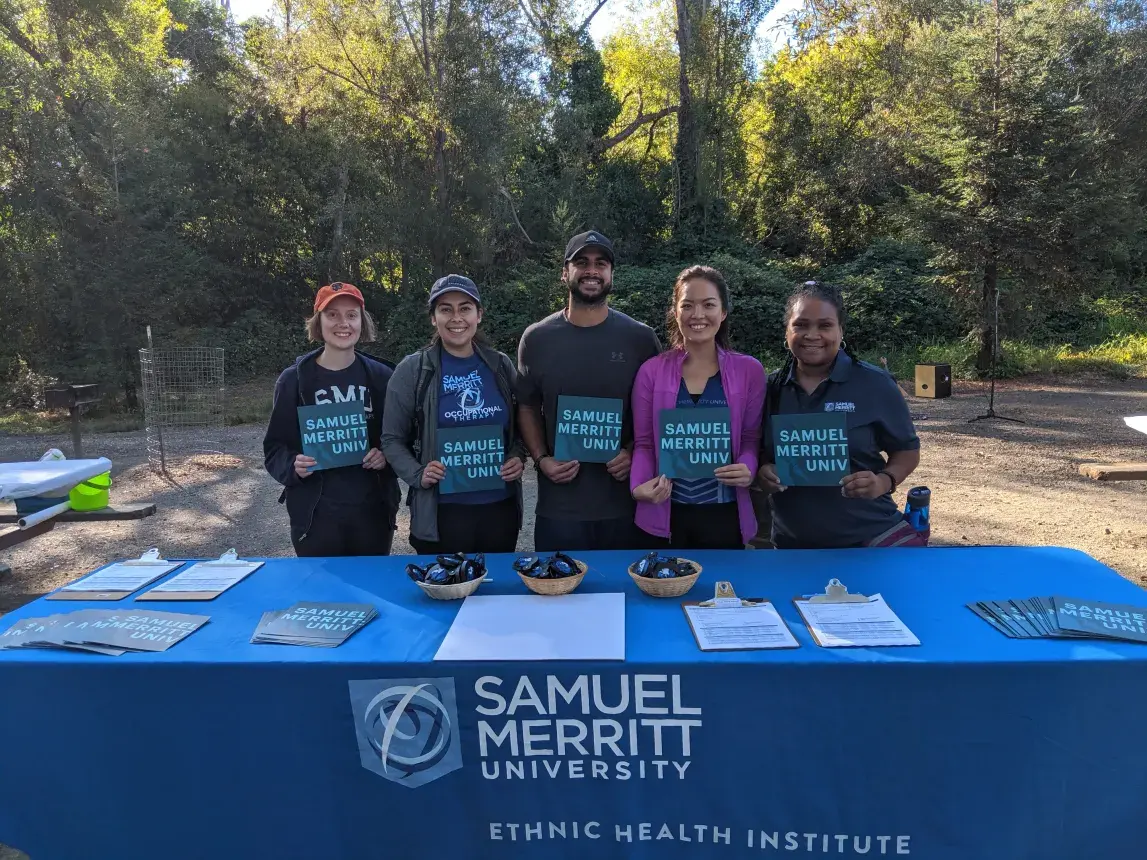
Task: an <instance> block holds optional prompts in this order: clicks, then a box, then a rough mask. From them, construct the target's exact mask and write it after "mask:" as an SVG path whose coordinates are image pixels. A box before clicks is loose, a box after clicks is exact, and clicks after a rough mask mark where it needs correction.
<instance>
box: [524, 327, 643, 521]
mask: <svg viewBox="0 0 1147 860" xmlns="http://www.w3.org/2000/svg"><path fill="white" fill-rule="evenodd" d="M660 351H661V343H660V342H659V341H658V340H657V335H656V334H654V333H653V329H651V328H650V327H649V326H647V325H645V324H644V323H639V322H637V320H634V319H631V318H630V317H627V316H626V315H625V314H623V313H621V312H620V311H615V310H613V309H612V308H610V311H609V316H608V317H607V318H606V320H605V322H603V323H600V324H599V325H595V326H576V325H573V324H572V323H570V322H569V321H568V320H567V319H566V318H565V313H564V311H558V312H557V313H555V314H551V315H550V316H548V317H546V318H545V319H544V320H540V321H539V322H536V323H534V324H533V325H532V326H530V327H529V328H527V329H526V330H525V332H523V333H522V340H521V342H520V343H519V344H518V400H519V401H520V402H521V403H522V404H525V405H529V406H533V407H535V408H538V409H540V411H541V414H542V422H543V425H544V427H545V434H546V446H547V450H548V451H549V452H550V453H553V450H554V431H555V427H556V424H555V421H554V416H555V415H557V408H558V396H559V395H561V394H565V395H572V396H575V397H616V398H620V399H621V401H622V403H623V404H624V411H623V414H622V428H621V444H622V446H623V447H624V446H628V445H629V444H630V443H631V442H632V441H633V412H632V409H631V408H630V403H629V396H630V393H631V392H632V390H633V380H634V378H635V377H636V376H637V371H638V369H639V368H640V367H641V365H642V364H643V363H644V362H645V361H646V360H647V359H650V358H652V357H653V356H655V355H657V354H658V353H659V352H660ZM633 509H634V502H633V499H632V497H631V496H630V495H629V481H627V480H626V481H618V480H615V479H614V478H612V477H611V476H610V474H609V472H607V471H606V469H605V464H604V463H584V462H583V463H582V464H581V468H579V469H578V474H577V477H576V478H574V479H573V480H572V481H570V483H568V484H555V483H553V482H552V481H550V480H549V479H548V478H546V476H545V475H544V474H543V473H542V472H541V471H540V470H539V472H538V508H537V514H538V516H542V517H552V518H555V519H568V520H607V519H619V518H622V517H632V516H633Z"/></svg>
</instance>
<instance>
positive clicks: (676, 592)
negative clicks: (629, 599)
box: [629, 558, 701, 597]
mask: <svg viewBox="0 0 1147 860" xmlns="http://www.w3.org/2000/svg"><path fill="white" fill-rule="evenodd" d="M681 560H682V561H689V559H687V558H683V559H681ZM636 564H637V563H636V562H634V563H633V564H631V565H630V566H629V575H630V576H631V577H632V578H633V581H634V582H636V583H637V587H638V588H640V589H641V590H642V591H644V592H645V593H646V594H648V595H649V596H650V597H682V596H684V595H686V594H688V593H689V590H690V589H691V588H692V587H693V586H694V585H696V583H697V577H699V576H700V575H701V565H699V564H697V562H695V561H694V562H691V564H693V565H695V566H696V568H697V572H696V573H691V574H689V575H688V576H675V577H673V578H672V579H653V578H651V577H648V576H638V575H637V574H636V573H634V572H633V568H634V567H635V566H636Z"/></svg>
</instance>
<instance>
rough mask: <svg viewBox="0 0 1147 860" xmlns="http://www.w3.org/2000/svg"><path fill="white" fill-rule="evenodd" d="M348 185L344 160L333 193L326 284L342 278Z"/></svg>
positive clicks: (347, 165) (347, 169) (347, 167)
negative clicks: (331, 228) (333, 210)
mask: <svg viewBox="0 0 1147 860" xmlns="http://www.w3.org/2000/svg"><path fill="white" fill-rule="evenodd" d="M348 185H350V164H349V163H348V162H347V161H346V160H345V159H344V161H343V163H342V166H341V167H339V184H338V189H337V190H336V191H335V224H334V230H333V231H332V236H331V253H330V257H329V258H328V259H327V283H328V284H329V283H333V282H334V281H337V280H339V279H341V278H342V277H343V274H342V273H343V268H344V267H343V220H344V216H345V214H346V192H347V186H348Z"/></svg>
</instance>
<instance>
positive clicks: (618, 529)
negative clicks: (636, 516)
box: [534, 517, 657, 552]
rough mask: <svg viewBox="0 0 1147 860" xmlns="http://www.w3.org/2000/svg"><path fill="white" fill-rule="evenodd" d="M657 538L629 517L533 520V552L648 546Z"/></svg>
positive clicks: (650, 546)
mask: <svg viewBox="0 0 1147 860" xmlns="http://www.w3.org/2000/svg"><path fill="white" fill-rule="evenodd" d="M656 541H657V539H656V538H654V537H652V536H650V535H647V534H646V533H645V532H643V531H642V530H641V529H639V528H638V527H637V526H636V524H634V522H633V518H632V517H624V518H621V519H615V520H558V519H553V518H551V517H537V518H535V520H534V550H535V551H536V552H557V551H558V550H561V551H563V552H573V551H576V550H587V549H652V548H653V547H654V546H656Z"/></svg>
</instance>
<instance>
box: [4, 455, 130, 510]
mask: <svg viewBox="0 0 1147 860" xmlns="http://www.w3.org/2000/svg"><path fill="white" fill-rule="evenodd" d="M111 468H112V461H111V460H109V459H108V458H107V457H100V458H98V459H96V460H46V461H44V462H35V463H0V499H2V500H5V501H11V500H13V499H25V498H28V497H29V496H42V495H44V494H46V493H51V492H53V491H55V490H70V489H71V488H72V487H74V486H75V485H76V484H78V483H80V481H86V480H87V479H88V478H94V477H95V476H96V475H102V474H103V473H104V472H110V471H111Z"/></svg>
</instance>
